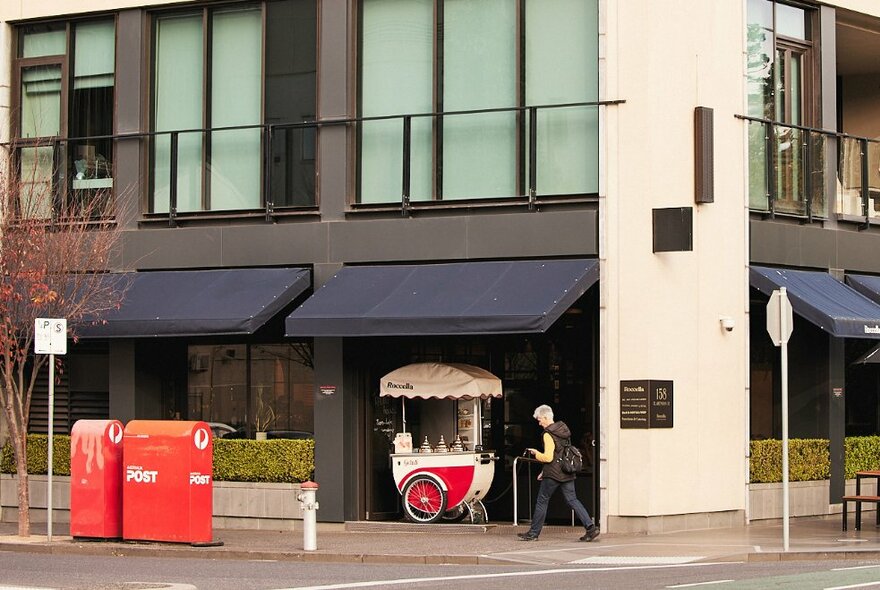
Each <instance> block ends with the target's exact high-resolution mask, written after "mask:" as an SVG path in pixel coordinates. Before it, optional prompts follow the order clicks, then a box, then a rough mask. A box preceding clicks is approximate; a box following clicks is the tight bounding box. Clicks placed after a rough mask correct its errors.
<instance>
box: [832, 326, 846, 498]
mask: <svg viewBox="0 0 880 590" xmlns="http://www.w3.org/2000/svg"><path fill="white" fill-rule="evenodd" d="M829 340H830V341H831V343H830V344H829V347H828V440H829V447H828V450H829V455H830V457H829V458H830V460H831V481H830V488H829V490H828V501H829V502H830V503H832V504H837V503H838V502H840V501H841V498H842V497H843V495H844V493H845V492H844V488H845V485H846V481H845V479H844V461H845V457H844V438H845V436H846V388H845V384H846V364H845V358H844V350H845V340H844V339H843V338H835V337H833V336H829Z"/></svg>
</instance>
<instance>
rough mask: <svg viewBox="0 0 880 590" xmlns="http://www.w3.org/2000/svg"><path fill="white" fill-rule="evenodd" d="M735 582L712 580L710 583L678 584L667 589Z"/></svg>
mask: <svg viewBox="0 0 880 590" xmlns="http://www.w3.org/2000/svg"><path fill="white" fill-rule="evenodd" d="M728 582H733V580H711V581H709V582H694V583H693V584H677V585H675V586H667V588H693V587H694V586H709V585H710V584H727V583H728Z"/></svg>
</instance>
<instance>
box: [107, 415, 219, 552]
mask: <svg viewBox="0 0 880 590" xmlns="http://www.w3.org/2000/svg"><path fill="white" fill-rule="evenodd" d="M124 438H125V446H124V464H125V473H124V476H123V477H124V482H123V506H122V537H123V538H124V539H131V540H143V541H172V542H179V543H181V542H182V543H210V542H211V541H212V539H211V537H212V534H213V532H212V525H211V518H212V516H213V512H214V505H213V491H214V486H213V477H212V473H213V458H214V452H213V441H212V440H211V428H210V427H209V426H208V425H207V424H206V423H205V422H181V421H179V420H132V421H131V422H129V423H128V425H126V427H125V437H124Z"/></svg>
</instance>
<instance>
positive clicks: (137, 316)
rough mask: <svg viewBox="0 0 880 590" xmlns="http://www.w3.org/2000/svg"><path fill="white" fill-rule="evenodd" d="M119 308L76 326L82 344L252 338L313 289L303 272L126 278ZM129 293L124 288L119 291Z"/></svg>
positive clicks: (172, 273) (249, 270)
mask: <svg viewBox="0 0 880 590" xmlns="http://www.w3.org/2000/svg"><path fill="white" fill-rule="evenodd" d="M119 284H120V285H126V286H127V290H126V291H125V294H124V296H123V298H122V304H121V305H120V308H119V309H118V310H116V311H114V312H111V313H109V314H107V315H106V316H105V317H102V318H100V320H101V321H98V322H82V323H80V324H78V325H77V326H76V329H75V332H76V334H77V336H79V337H82V338H142V337H150V336H203V335H219V334H229V335H242V334H252V333H253V332H254V331H256V330H257V329H258V328H259V327H260V326H262V325H263V324H265V323H266V322H267V321H269V319H271V318H272V317H273V316H274V315H276V314H277V313H278V312H280V311H281V310H282V309H283V308H284V307H285V306H286V305H288V304H289V303H291V302H292V301H293V300H294V298H296V297H297V296H298V295H299V294H301V293H302V292H303V291H305V290H306V289H308V288H309V285H310V284H311V280H310V277H309V270H308V269H305V268H242V269H223V270H172V271H158V272H134V273H126V275H125V276H124V277H123V278H121V279H120V280H119ZM121 288H123V289H124V288H125V287H121Z"/></svg>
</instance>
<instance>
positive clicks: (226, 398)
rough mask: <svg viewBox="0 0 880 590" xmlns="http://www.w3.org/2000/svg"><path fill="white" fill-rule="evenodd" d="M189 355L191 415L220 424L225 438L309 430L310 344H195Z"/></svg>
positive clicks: (311, 421) (311, 414) (296, 433)
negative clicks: (257, 432)
mask: <svg viewBox="0 0 880 590" xmlns="http://www.w3.org/2000/svg"><path fill="white" fill-rule="evenodd" d="M188 357H189V358H188V361H189V362H188V364H189V373H188V374H189V377H188V382H187V390H188V398H189V408H188V410H189V413H188V418H189V419H190V420H205V421H207V422H216V423H219V424H225V425H227V426H229V427H230V428H228V429H226V430H227V431H229V434H226V436H227V437H230V438H232V437H237V438H243V437H245V436H249V435H250V436H253V435H252V433H253V432H255V431H257V430H261V431H268V432H269V435H270V436H271V437H278V438H287V437H290V438H301V437H305V436H307V435H308V434H311V433H314V369H313V366H312V347H311V344H307V343H301V342H300V343H285V344H260V345H250V346H248V345H245V344H223V345H197V346H190V347H188ZM248 369H249V370H248ZM248 378H250V382H248ZM219 428H223V427H222V426H221V427H219ZM233 431H234V432H233Z"/></svg>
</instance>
